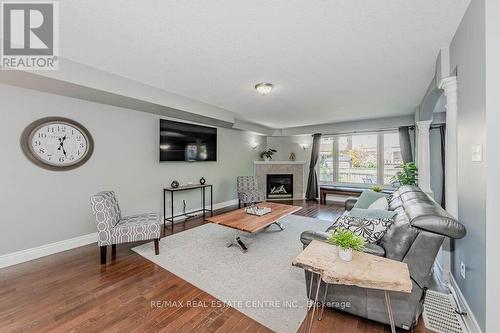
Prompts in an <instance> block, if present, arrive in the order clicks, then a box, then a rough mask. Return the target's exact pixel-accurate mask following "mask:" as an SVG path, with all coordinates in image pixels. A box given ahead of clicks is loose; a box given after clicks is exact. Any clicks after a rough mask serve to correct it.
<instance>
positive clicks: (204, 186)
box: [163, 182, 214, 230]
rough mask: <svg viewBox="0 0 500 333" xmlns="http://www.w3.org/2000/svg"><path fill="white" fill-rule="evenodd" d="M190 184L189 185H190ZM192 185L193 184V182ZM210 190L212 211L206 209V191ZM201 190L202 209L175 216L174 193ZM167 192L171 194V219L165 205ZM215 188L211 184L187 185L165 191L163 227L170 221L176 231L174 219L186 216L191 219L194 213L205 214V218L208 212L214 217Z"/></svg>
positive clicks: (165, 189)
mask: <svg viewBox="0 0 500 333" xmlns="http://www.w3.org/2000/svg"><path fill="white" fill-rule="evenodd" d="M188 184H189V183H188ZM191 184H193V183H192V182H191ZM207 187H208V188H210V209H206V208H205V207H206V203H205V196H206V195H205V189H206V188H207ZM198 188H199V189H200V190H201V200H202V208H201V209H197V210H193V211H190V212H189V213H187V212H185V211H183V213H182V214H178V215H174V193H175V192H181V191H187V190H194V189H198ZM167 192H170V217H167V206H166V203H165V200H166V197H167ZM213 193H214V191H213V187H212V185H210V184H203V185H201V184H200V185H187V186H178V185H177V187H173V186H172V187H167V188H164V189H163V226H164V227H165V223H166V222H167V221H169V222H170V223H171V226H172V230H174V219H175V218H176V217H180V216H185V217H189V216H192V214H193V213H198V212H202V213H203V218H205V214H206V213H207V212H209V213H210V216H213V212H214V201H213Z"/></svg>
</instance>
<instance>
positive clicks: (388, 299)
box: [384, 290, 396, 333]
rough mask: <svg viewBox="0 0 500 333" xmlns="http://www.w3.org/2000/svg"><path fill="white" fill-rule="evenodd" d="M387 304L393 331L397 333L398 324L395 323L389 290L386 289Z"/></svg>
mask: <svg viewBox="0 0 500 333" xmlns="http://www.w3.org/2000/svg"><path fill="white" fill-rule="evenodd" d="M384 296H385V305H386V307H387V314H388V315H389V322H390V324H391V332H392V333H396V325H394V315H393V313H392V306H391V299H390V297H389V293H388V292H387V290H384Z"/></svg>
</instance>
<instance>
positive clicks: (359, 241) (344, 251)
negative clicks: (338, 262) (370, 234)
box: [327, 228, 366, 261]
mask: <svg viewBox="0 0 500 333" xmlns="http://www.w3.org/2000/svg"><path fill="white" fill-rule="evenodd" d="M327 240H328V243H330V244H333V245H336V246H337V247H338V249H339V257H340V259H342V260H344V261H351V260H352V250H355V251H361V250H363V248H364V247H365V244H366V241H365V239H364V238H363V237H361V236H357V235H355V234H354V232H352V231H351V230H347V229H342V228H337V229H335V230H334V231H333V232H331V233H330V234H329V236H328V239H327Z"/></svg>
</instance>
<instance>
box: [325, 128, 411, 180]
mask: <svg viewBox="0 0 500 333" xmlns="http://www.w3.org/2000/svg"><path fill="white" fill-rule="evenodd" d="M319 157H320V159H319V171H320V172H319V175H320V176H319V180H320V182H321V183H346V184H371V185H377V184H378V185H384V184H390V181H391V177H392V176H394V175H395V174H396V172H397V171H398V169H397V167H398V166H399V165H400V164H401V163H402V160H401V150H400V148H399V135H398V133H397V132H383V133H370V134H353V135H341V136H329V137H323V138H322V139H321V145H320V156H319ZM379 166H381V167H379Z"/></svg>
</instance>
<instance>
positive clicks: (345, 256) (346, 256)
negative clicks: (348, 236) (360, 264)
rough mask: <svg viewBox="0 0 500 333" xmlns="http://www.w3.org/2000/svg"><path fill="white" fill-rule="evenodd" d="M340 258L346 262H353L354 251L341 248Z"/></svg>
mask: <svg viewBox="0 0 500 333" xmlns="http://www.w3.org/2000/svg"><path fill="white" fill-rule="evenodd" d="M339 257H340V259H342V260H344V261H351V260H352V249H347V250H344V249H342V248H340V247H339Z"/></svg>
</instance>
